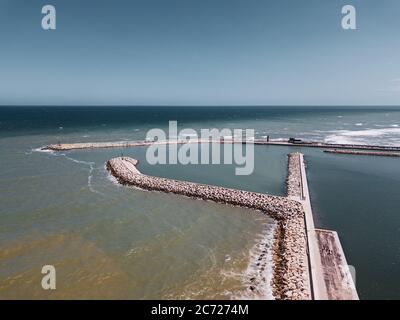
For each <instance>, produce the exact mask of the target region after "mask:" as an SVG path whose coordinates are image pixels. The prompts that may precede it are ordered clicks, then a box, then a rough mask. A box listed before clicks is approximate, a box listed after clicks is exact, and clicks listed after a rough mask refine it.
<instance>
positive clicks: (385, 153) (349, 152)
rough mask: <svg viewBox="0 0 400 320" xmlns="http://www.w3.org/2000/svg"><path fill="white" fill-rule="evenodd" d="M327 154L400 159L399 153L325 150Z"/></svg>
mask: <svg viewBox="0 0 400 320" xmlns="http://www.w3.org/2000/svg"><path fill="white" fill-rule="evenodd" d="M324 152H326V153H336V154H350V155H356V156H379V157H400V153H399V152H379V151H378V152H376V151H375V152H374V151H354V150H353V151H351V150H336V149H334V150H324Z"/></svg>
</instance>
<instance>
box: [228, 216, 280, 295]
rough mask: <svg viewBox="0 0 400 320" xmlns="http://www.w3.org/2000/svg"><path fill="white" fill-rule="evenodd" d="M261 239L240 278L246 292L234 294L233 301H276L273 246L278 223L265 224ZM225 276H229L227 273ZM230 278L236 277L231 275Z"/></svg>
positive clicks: (251, 253)
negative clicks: (273, 277)
mask: <svg viewBox="0 0 400 320" xmlns="http://www.w3.org/2000/svg"><path fill="white" fill-rule="evenodd" d="M265 226H266V227H265V229H264V230H263V232H262V234H261V236H260V239H259V240H258V241H257V243H256V245H255V246H254V247H253V248H252V249H251V250H250V261H249V264H248V266H247V269H246V270H245V271H244V273H241V274H240V275H236V276H239V277H240V278H241V279H242V281H243V282H244V284H245V285H246V286H247V288H248V289H247V290H246V292H241V293H239V294H233V295H232V296H231V298H232V299H261V300H274V299H275V298H274V296H273V294H272V285H271V284H272V276H273V267H274V266H273V264H274V263H273V258H272V246H273V243H274V232H275V228H276V222H273V223H271V222H269V223H266V224H265ZM225 275H226V276H227V275H229V274H228V273H226V272H225ZM230 276H234V275H233V274H230ZM251 288H252V289H251Z"/></svg>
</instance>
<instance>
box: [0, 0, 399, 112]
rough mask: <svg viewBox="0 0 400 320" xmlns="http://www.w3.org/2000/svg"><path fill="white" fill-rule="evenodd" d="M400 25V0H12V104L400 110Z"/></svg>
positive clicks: (6, 39)
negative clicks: (47, 11) (353, 15)
mask: <svg viewBox="0 0 400 320" xmlns="http://www.w3.org/2000/svg"><path fill="white" fill-rule="evenodd" d="M44 4H53V5H55V7H56V9H57V30H55V31H43V30H42V29H41V18H42V15H41V8H42V6H43V5H44ZM345 4H352V5H354V6H355V7H356V9H357V27H358V30H356V31H344V30H343V29H342V28H341V24H340V21H341V8H342V6H343V5H345ZM399 17H400V1H399V0H346V1H342V0H301V1H297V0H273V1H272V0H271V1H270V0H126V1H123V0H113V1H111V0H109V1H101V0H47V1H37V0H29V1H26V0H0V105H9V104H12V105H24V104H29V105H33V104H34V105H42V104H44V105H53V104H57V105H400V19H399Z"/></svg>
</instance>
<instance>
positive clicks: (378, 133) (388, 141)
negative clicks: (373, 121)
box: [324, 127, 400, 145]
mask: <svg viewBox="0 0 400 320" xmlns="http://www.w3.org/2000/svg"><path fill="white" fill-rule="evenodd" d="M324 141H325V142H327V143H340V144H378V143H379V144H385V145H400V128H398V127H391V128H384V129H365V130H355V131H351V130H337V131H334V133H333V134H330V135H328V136H326V137H325V139H324Z"/></svg>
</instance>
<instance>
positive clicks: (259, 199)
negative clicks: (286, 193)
mask: <svg viewBox="0 0 400 320" xmlns="http://www.w3.org/2000/svg"><path fill="white" fill-rule="evenodd" d="M128 159H129V158H126V157H125V158H121V157H119V158H114V159H111V160H109V161H108V162H107V169H108V170H109V171H110V172H111V173H112V174H113V175H114V176H115V177H116V178H117V179H118V181H119V182H120V183H122V184H127V185H133V186H136V187H139V188H141V189H146V190H152V191H162V192H165V193H175V194H181V195H185V196H188V197H192V198H200V199H203V200H212V201H214V202H220V203H226V204H231V205H234V206H241V207H246V208H251V209H255V210H261V211H263V212H265V213H267V214H268V215H270V216H271V217H273V218H275V219H276V220H284V219H289V218H291V217H293V216H296V215H299V214H302V212H303V209H302V206H301V204H300V203H298V202H297V201H293V200H290V199H288V198H286V197H277V196H270V195H266V194H262V193H255V192H249V191H243V190H236V189H229V188H224V187H217V186H210V185H205V184H199V183H194V182H187V181H178V180H173V179H166V178H159V177H153V176H147V175H144V174H137V173H136V172H134V171H132V170H129V168H128V166H127V165H126V164H125V163H124V162H127V161H129V162H131V161H133V159H130V160H128Z"/></svg>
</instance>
